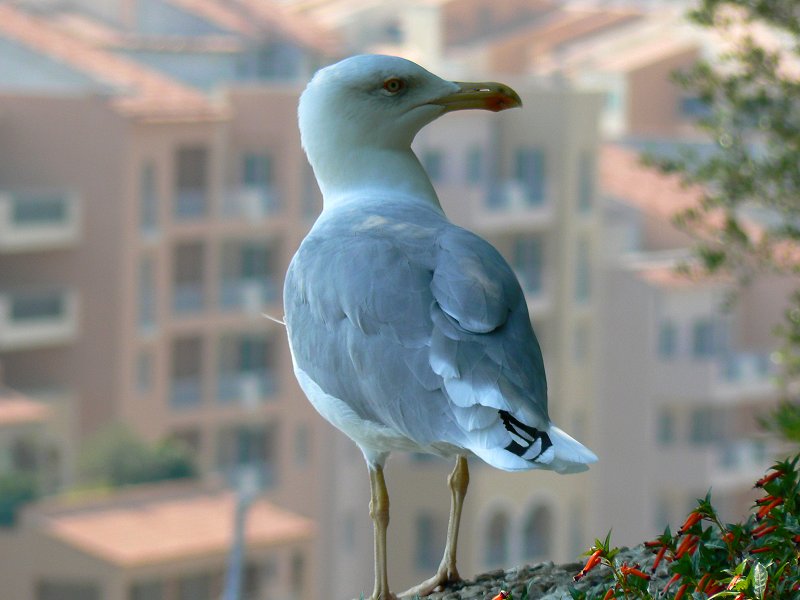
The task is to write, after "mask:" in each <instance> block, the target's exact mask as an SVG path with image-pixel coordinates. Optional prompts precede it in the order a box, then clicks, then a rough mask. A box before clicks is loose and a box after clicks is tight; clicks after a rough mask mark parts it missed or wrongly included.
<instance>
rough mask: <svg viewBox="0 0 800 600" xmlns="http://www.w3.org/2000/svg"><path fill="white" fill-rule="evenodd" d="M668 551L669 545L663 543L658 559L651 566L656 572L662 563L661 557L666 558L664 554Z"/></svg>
mask: <svg viewBox="0 0 800 600" xmlns="http://www.w3.org/2000/svg"><path fill="white" fill-rule="evenodd" d="M666 551H667V545H666V544H663V545H662V546H661V549H660V550H659V551H658V554H656V559H655V560H654V561H653V566H652V567H650V570H651V571H652V572H653V573H655V572H656V569H657V568H658V565H659V563H661V559H662V558H664V554H665V553H666Z"/></svg>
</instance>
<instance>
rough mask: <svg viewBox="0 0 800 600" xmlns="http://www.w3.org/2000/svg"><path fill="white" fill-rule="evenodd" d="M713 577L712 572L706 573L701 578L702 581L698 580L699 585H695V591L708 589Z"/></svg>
mask: <svg viewBox="0 0 800 600" xmlns="http://www.w3.org/2000/svg"><path fill="white" fill-rule="evenodd" d="M709 579H711V573H706V574H705V575H703V576H702V577H701V578H700V581H698V582H697V586H695V588H694V591H695V592H702V591H703V590H705V589H706V585H708V581H709Z"/></svg>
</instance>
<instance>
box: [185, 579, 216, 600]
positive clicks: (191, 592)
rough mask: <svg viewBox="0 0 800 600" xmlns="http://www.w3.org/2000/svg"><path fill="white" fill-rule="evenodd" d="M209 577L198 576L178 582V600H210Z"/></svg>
mask: <svg viewBox="0 0 800 600" xmlns="http://www.w3.org/2000/svg"><path fill="white" fill-rule="evenodd" d="M212 597H213V594H212V590H211V575H208V574H205V573H203V574H200V575H191V576H188V577H182V578H181V579H179V580H178V600H212Z"/></svg>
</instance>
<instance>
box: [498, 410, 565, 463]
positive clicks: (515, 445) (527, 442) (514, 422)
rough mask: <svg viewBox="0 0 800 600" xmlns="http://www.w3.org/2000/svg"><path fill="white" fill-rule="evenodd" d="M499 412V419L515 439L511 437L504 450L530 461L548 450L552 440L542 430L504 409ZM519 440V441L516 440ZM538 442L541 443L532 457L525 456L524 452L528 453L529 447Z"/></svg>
mask: <svg viewBox="0 0 800 600" xmlns="http://www.w3.org/2000/svg"><path fill="white" fill-rule="evenodd" d="M498 412H499V413H500V419H501V420H502V421H503V426H504V427H505V428H506V430H507V431H508V432H509V433H510V434H511V435H512V436H514V438H516V439H512V441H511V443H510V444H508V446H506V447H505V450H507V451H508V452H511V453H512V454H515V455H517V456H519V457H520V458H523V459H525V460H527V461H530V462H538V459H539V458H540V457H541V456H542V454H544V453H545V452H547V450H549V449H550V448H551V447H552V445H553V442H552V440H550V436H549V435H548V434H547V433H546V432H544V431H539V430H538V429H536V428H535V427H531V426H530V425H526V424H525V423H523V422H522V421H520V420H519V419H517V418H515V417H514V416H512V415H511V414H510V413H508V412H507V411H505V410H500V411H498ZM517 440H519V441H517ZM537 442H539V443H540V444H541V445H540V447H539V451H538V452H537V453H536V455H535V456H533V457H527V458H526V457H525V454H529V453H530V450H531V448H532V447H533V446H534V444H536V443H537Z"/></svg>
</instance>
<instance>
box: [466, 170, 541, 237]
mask: <svg viewBox="0 0 800 600" xmlns="http://www.w3.org/2000/svg"><path fill="white" fill-rule="evenodd" d="M554 198H555V190H554V189H553V186H551V185H548V186H546V189H545V193H544V195H543V197H542V198H531V196H530V194H529V192H528V191H527V190H526V189H525V186H524V185H523V184H522V182H519V181H516V180H513V179H509V180H506V181H500V182H497V183H496V184H495V185H493V186H492V187H491V188H490V189H489V192H488V194H487V196H486V197H485V198H484V203H483V204H482V205H481V206H480V209H479V214H476V217H475V221H476V223H479V226H480V228H481V229H483V230H485V231H489V232H493V231H504V230H508V228H509V227H511V228H514V229H530V228H542V227H545V226H547V225H550V224H551V223H552V222H553V218H554V216H555V212H554V210H553V205H554Z"/></svg>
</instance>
